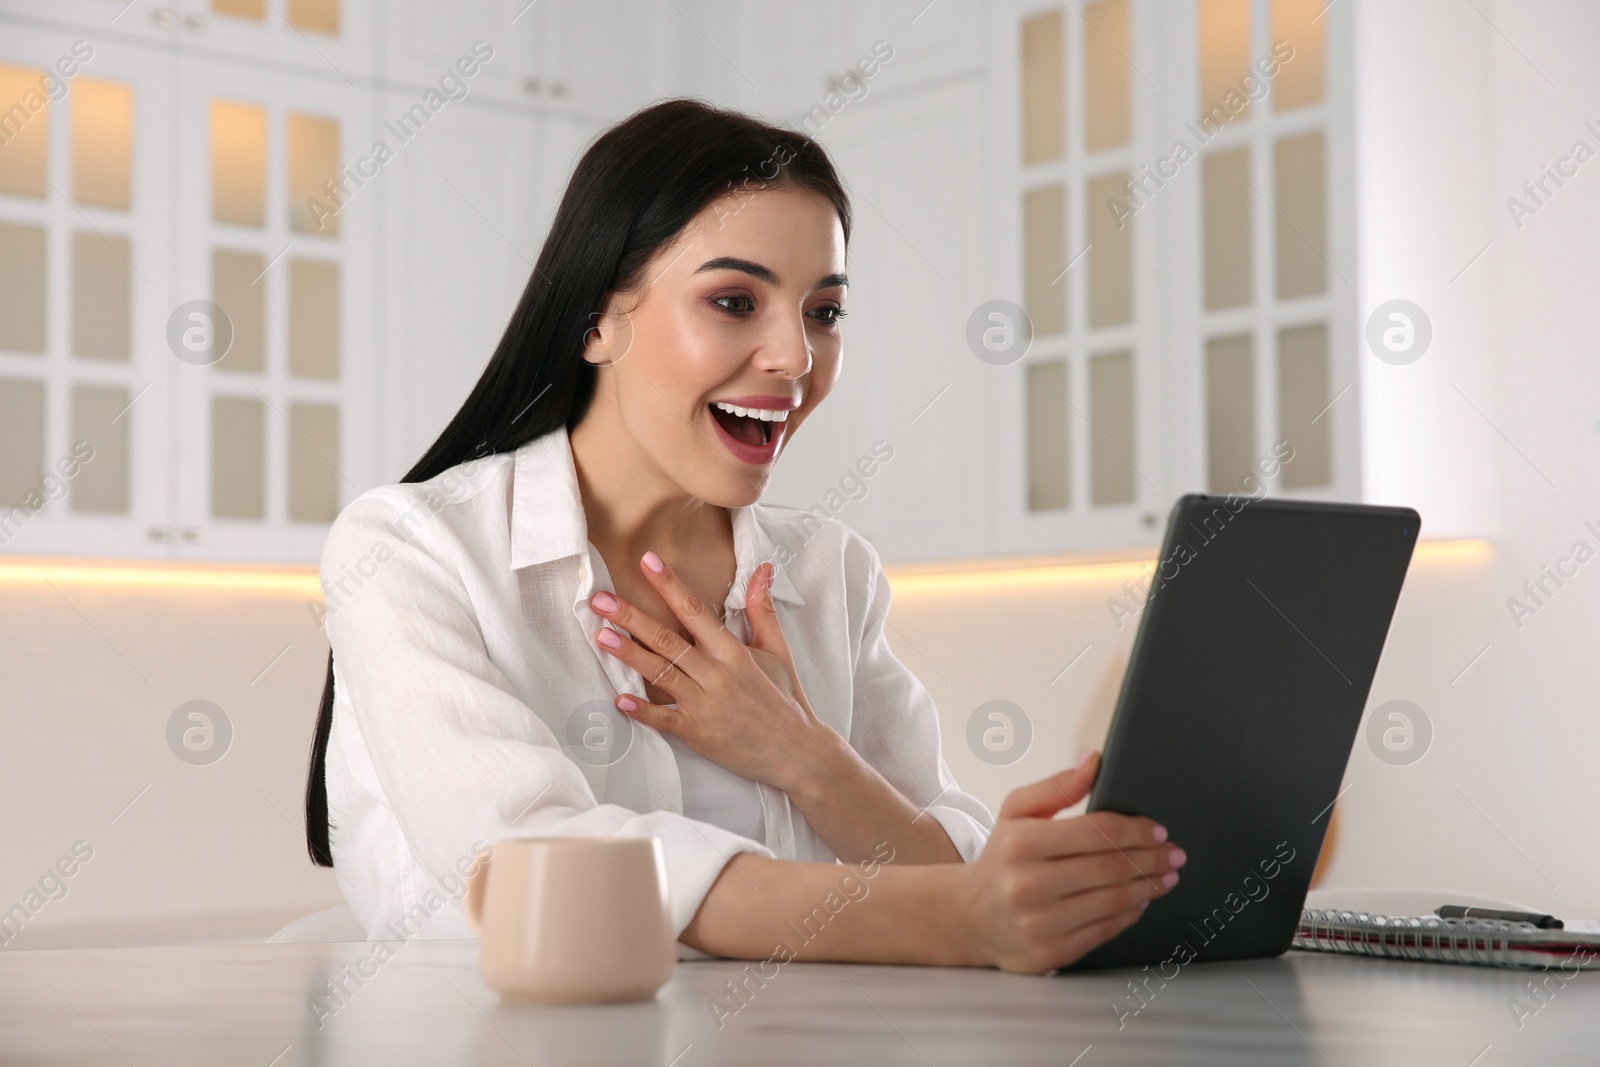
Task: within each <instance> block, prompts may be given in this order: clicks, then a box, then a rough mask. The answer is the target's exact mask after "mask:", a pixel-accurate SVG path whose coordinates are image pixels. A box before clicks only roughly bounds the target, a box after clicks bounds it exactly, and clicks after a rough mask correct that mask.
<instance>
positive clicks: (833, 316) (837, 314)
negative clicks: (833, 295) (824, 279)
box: [811, 304, 847, 326]
mask: <svg viewBox="0 0 1600 1067" xmlns="http://www.w3.org/2000/svg"><path fill="white" fill-rule="evenodd" d="M846 314H847V313H846V311H845V310H844V308H842V307H836V306H834V305H832V304H827V305H824V306H823V307H819V308H812V309H811V316H812V317H813V318H815V319H816V320H817V321H818V322H820V323H822V325H824V326H832V325H834V324H835V323H837V322H838V321H839V320H840V319H842V318H844V317H845V315H846Z"/></svg>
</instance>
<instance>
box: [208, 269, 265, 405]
mask: <svg viewBox="0 0 1600 1067" xmlns="http://www.w3.org/2000/svg"><path fill="white" fill-rule="evenodd" d="M266 269H267V261H266V257H265V256H263V255H261V253H259V252H240V251H237V250H235V249H231V248H217V249H213V250H212V252H211V299H212V301H213V302H215V303H216V305H217V306H218V307H220V308H222V310H223V311H224V312H226V313H227V315H228V319H229V320H230V321H231V322H232V323H233V344H232V345H231V346H230V347H229V348H228V352H227V355H225V356H223V357H222V358H221V359H220V360H218V361H217V363H216V364H215V366H216V368H217V369H218V370H224V371H244V372H248V373H251V374H259V373H261V372H262V371H263V370H265V369H266V366H267V358H266V351H267V327H266V323H267V313H266V300H267V279H266V278H263V277H261V272H262V271H264V270H266ZM258 279H259V280H258Z"/></svg>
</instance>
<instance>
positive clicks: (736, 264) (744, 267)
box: [695, 256, 778, 285]
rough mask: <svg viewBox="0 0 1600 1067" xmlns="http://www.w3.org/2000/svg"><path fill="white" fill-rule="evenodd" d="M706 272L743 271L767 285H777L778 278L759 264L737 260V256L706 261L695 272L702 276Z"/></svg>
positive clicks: (719, 257)
mask: <svg viewBox="0 0 1600 1067" xmlns="http://www.w3.org/2000/svg"><path fill="white" fill-rule="evenodd" d="M708 270H737V271H743V272H744V273H745V274H748V275H750V276H751V277H752V278H759V279H761V280H762V281H764V282H766V283H767V284H768V285H777V284H778V276H777V275H776V274H774V273H772V271H770V270H768V269H767V268H766V267H763V266H762V265H761V264H759V263H752V262H750V261H749V260H748V259H739V258H738V257H737V256H718V257H717V258H716V259H708V260H706V261H705V262H704V263H702V264H700V266H699V267H698V268H697V269H696V270H695V273H696V274H704V273H705V272H706V271H708Z"/></svg>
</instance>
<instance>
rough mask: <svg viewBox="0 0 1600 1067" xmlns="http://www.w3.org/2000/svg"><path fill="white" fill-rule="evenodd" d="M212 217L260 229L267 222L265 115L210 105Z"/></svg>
mask: <svg viewBox="0 0 1600 1067" xmlns="http://www.w3.org/2000/svg"><path fill="white" fill-rule="evenodd" d="M211 217H212V218H213V219H215V220H216V221H218V222H232V223H237V224H239V225H241V226H261V225H264V224H265V223H266V218H267V112H266V110H265V109H264V108H261V107H257V106H255V105H254V104H237V103H233V102H232V101H228V100H213V101H212V102H211Z"/></svg>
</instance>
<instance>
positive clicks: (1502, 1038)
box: [0, 941, 1600, 1067]
mask: <svg viewBox="0 0 1600 1067" xmlns="http://www.w3.org/2000/svg"><path fill="white" fill-rule="evenodd" d="M378 949H379V945H378V944H373V943H359V944H356V943H352V944H299V945H295V944H285V945H223V946H200V947H163V948H111V949H54V950H40V951H4V952H0V1062H3V1063H6V1064H13V1063H18V1064H20V1063H63V1064H66V1063H70V1064H73V1065H83V1067H88V1065H99V1064H107V1065H117V1067H130V1065H131V1067H146V1065H150V1067H156V1065H160V1067H178V1065H182V1064H206V1065H213V1064H248V1065H253V1067H295V1065H300V1064H319V1065H329V1067H333V1065H343V1064H358V1063H359V1064H383V1065H396V1064H411V1063H416V1064H427V1065H429V1067H442V1065H447V1064H457V1063H460V1064H466V1063H473V1064H479V1063H481V1064H510V1065H526V1064H537V1065H540V1067H543V1065H545V1064H579V1063H594V1064H630V1065H631V1064H657V1065H662V1067H665V1065H674V1067H696V1065H705V1064H757V1063H759V1064H789V1063H792V1064H806V1065H819V1064H835V1063H870V1064H873V1065H874V1067H884V1065H888V1064H917V1065H929V1064H932V1065H938V1067H944V1065H952V1064H965V1063H984V1064H1009V1063H1016V1064H1057V1065H1061V1067H1067V1065H1072V1064H1076V1065H1077V1067H1110V1065H1115V1064H1157V1063H1159V1064H1167V1063H1176V1062H1182V1063H1186V1064H1219V1065H1221V1064H1226V1065H1229V1067H1239V1065H1243V1064H1256V1063H1259V1064H1273V1065H1283V1064H1307V1065H1310V1064H1318V1065H1324V1067H1326V1065H1329V1064H1332V1065H1336V1067H1381V1065H1386V1064H1404V1065H1406V1067H1413V1065H1417V1064H1440V1065H1445V1067H1469V1065H1471V1067H1502V1065H1505V1064H1523V1063H1525V1064H1540V1065H1552V1064H1566V1063H1573V1064H1576V1063H1594V1062H1596V1061H1597V1060H1600V1050H1597V1049H1596V1048H1595V1047H1594V1044H1595V1042H1596V1041H1597V1039H1600V1025H1597V1024H1596V1021H1595V1020H1596V1019H1600V973H1595V972H1587V973H1583V974H1580V975H1579V976H1578V977H1576V978H1575V979H1572V980H1570V981H1569V982H1568V983H1567V984H1566V985H1565V986H1564V987H1557V986H1556V983H1555V982H1554V981H1553V980H1552V981H1551V983H1550V985H1551V988H1552V990H1554V991H1553V992H1552V993H1548V994H1547V995H1546V1002H1545V1003H1544V1005H1543V1006H1542V1007H1541V1008H1540V1010H1539V1011H1538V1012H1537V1014H1531V1015H1526V1016H1524V1018H1523V1019H1522V1023H1523V1025H1522V1027H1521V1029H1520V1030H1519V1028H1518V1026H1517V1020H1516V1018H1515V1017H1514V1016H1513V1013H1512V1011H1511V1009H1510V1007H1509V1005H1508V1002H1509V1000H1510V998H1512V997H1516V996H1519V995H1521V996H1522V997H1523V999H1524V1000H1525V1001H1527V1002H1528V1003H1529V1004H1530V1005H1531V1004H1533V1003H1535V1002H1534V1001H1533V1000H1532V996H1531V994H1530V993H1529V992H1528V990H1527V988H1526V986H1525V983H1527V982H1528V981H1529V979H1530V977H1531V974H1530V973H1529V972H1523V971H1512V970H1498V969H1491V968H1471V967H1460V966H1449V965H1442V964H1426V963H1399V962H1386V961H1377V960H1364V959H1350V958H1343V957H1337V956H1321V955H1316V954H1311V953H1300V952H1291V953H1290V954H1289V955H1287V956H1285V957H1283V958H1281V959H1276V960H1255V961H1248V962H1241V963H1222V964H1196V965H1190V966H1189V967H1187V968H1184V969H1183V970H1182V971H1181V972H1180V973H1179V974H1178V975H1177V977H1176V978H1173V979H1172V980H1171V981H1169V982H1167V984H1166V986H1165V987H1164V988H1160V987H1158V986H1157V984H1156V982H1155V981H1154V980H1152V981H1151V983H1150V988H1152V989H1155V990H1156V992H1155V995H1154V997H1153V998H1152V999H1150V1000H1149V1002H1148V1003H1147V1004H1146V1005H1145V1006H1144V1008H1143V1010H1142V1011H1140V1012H1139V1013H1138V1014H1137V1015H1128V1016H1126V1017H1125V1018H1123V1019H1122V1020H1121V1022H1122V1023H1123V1025H1122V1027H1121V1028H1120V1029H1119V1025H1118V1023H1119V1020H1118V1015H1117V1012H1116V1011H1115V1010H1114V1009H1113V1007H1112V1001H1113V999H1114V998H1116V997H1117V996H1118V995H1119V994H1121V995H1122V996H1123V997H1124V998H1126V997H1127V996H1128V990H1127V983H1128V981H1129V979H1130V978H1132V977H1134V976H1135V975H1136V974H1137V972H1130V971H1107V972H1098V973H1090V974H1082V975H1069V976H1064V977H1048V978H1033V977H1024V976H1018V975H1009V974H1002V973H1000V972H998V971H983V970H959V969H938V968H922V967H869V966H852V965H835V964H804V963H791V964H788V965H785V966H783V967H782V968H781V969H780V970H779V971H778V972H777V974H776V975H775V976H774V977H772V978H770V979H768V980H767V981H766V983H765V985H764V986H759V985H758V984H757V982H756V981H755V980H753V979H752V980H751V981H749V983H748V988H749V989H750V990H753V992H752V993H748V994H746V1003H745V1004H744V1005H743V1006H742V1007H739V1005H738V1002H736V1001H735V1000H733V999H732V998H731V997H730V996H729V995H728V993H727V990H726V988H725V983H727V982H729V981H730V980H733V979H736V978H739V977H742V976H743V975H744V973H745V971H744V966H745V965H744V964H743V963H735V962H727V961H716V962H700V963H682V964H679V966H678V970H677V972H676V974H675V975H674V977H673V978H672V980H671V981H670V982H669V983H668V984H667V985H666V986H665V987H664V988H663V989H662V990H661V991H660V993H659V994H658V995H657V997H656V999H655V1000H653V1001H647V1002H642V1003H637V1004H628V1005H614V1006H585V1007H541V1006H531V1005H520V1004H512V1003H506V1002H502V1001H501V1000H500V998H499V997H498V996H497V995H496V994H495V993H494V992H493V991H492V990H490V989H489V988H488V987H486V986H485V985H484V984H483V983H482V981H481V980H480V979H479V977H478V972H477V943H476V942H474V941H415V942H409V943H393V942H391V943H386V952H387V953H391V954H392V958H390V959H388V960H387V962H381V963H379V962H377V961H376V959H375V953H377V952H378ZM363 960H365V961H366V962H365V963H363V962H362V961H363ZM750 967H751V970H752V971H755V968H756V965H754V964H751V965H750ZM363 972H364V973H366V974H368V975H371V977H367V978H359V975H360V974H361V973H363ZM767 973H769V974H770V973H771V971H770V969H769V970H768V972H767ZM352 974H353V975H356V976H357V978H347V979H346V986H347V988H348V989H349V990H351V992H350V994H349V995H348V996H344V997H340V998H328V999H327V1000H326V1001H325V1002H324V1006H323V1008H322V1010H321V1014H322V1015H323V1018H322V1019H321V1025H320V1026H319V1024H318V1014H319V1012H318V1011H315V1010H314V1009H313V1007H312V1004H313V1000H314V998H316V997H317V995H318V993H319V987H320V986H321V985H322V983H323V982H324V981H327V980H330V979H338V978H340V977H342V976H346V975H352ZM358 979H359V983H360V984H359V985H358V984H357V982H358ZM719 996H720V997H723V998H724V1003H725V1005H726V1007H727V1008H729V1009H731V1008H733V1007H739V1010H738V1011H737V1013H726V1014H725V1015H724V1017H723V1018H722V1019H721V1026H720V1027H719V1025H718V1018H717V1013H716V1012H715V1011H714V1009H713V1005H712V1001H713V999H714V998H717V997H719ZM1134 1003H1135V1002H1134V1001H1132V1000H1129V1001H1128V1004H1129V1005H1130V1006H1132V1004H1134ZM1086 1050H1087V1051H1086Z"/></svg>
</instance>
